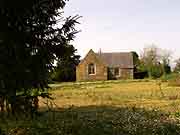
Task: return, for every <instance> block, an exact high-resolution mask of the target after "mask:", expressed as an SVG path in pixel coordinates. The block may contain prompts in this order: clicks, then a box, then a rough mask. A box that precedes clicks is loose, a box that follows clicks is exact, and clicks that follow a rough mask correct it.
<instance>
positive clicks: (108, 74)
mask: <svg viewBox="0 0 180 135" xmlns="http://www.w3.org/2000/svg"><path fill="white" fill-rule="evenodd" d="M133 74H134V65H133V55H132V53H131V52H114V53H102V52H101V51H100V52H99V53H95V52H94V51H93V50H92V49H91V50H90V51H89V52H88V54H87V55H86V56H85V58H84V59H83V60H82V61H81V62H80V63H79V65H78V66H77V67H76V80H77V81H96V80H112V79H116V80H117V79H133Z"/></svg>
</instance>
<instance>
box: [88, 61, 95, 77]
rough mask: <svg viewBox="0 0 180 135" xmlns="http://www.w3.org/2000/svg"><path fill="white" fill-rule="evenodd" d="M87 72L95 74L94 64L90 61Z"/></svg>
mask: <svg viewBox="0 0 180 135" xmlns="http://www.w3.org/2000/svg"><path fill="white" fill-rule="evenodd" d="M88 74H89V75H93V74H95V65H94V64H92V63H91V64H89V65H88Z"/></svg>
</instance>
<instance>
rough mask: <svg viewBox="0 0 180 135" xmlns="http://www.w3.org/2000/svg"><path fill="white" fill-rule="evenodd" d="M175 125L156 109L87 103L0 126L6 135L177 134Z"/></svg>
mask: <svg viewBox="0 0 180 135" xmlns="http://www.w3.org/2000/svg"><path fill="white" fill-rule="evenodd" d="M178 124H179V123H178V122H177V121H175V120H173V119H171V118H169V115H168V114H164V113H162V112H159V111H155V110H153V111H147V110H144V109H140V108H119V107H112V106H86V107H71V108H67V109H58V110H57V109H56V111H51V112H50V111H43V112H41V115H40V116H38V117H37V118H36V119H34V120H28V119H19V120H13V119H8V118H7V119H5V120H1V121H0V128H1V129H2V131H4V132H6V134H7V133H8V135H178V134H180V127H179V125H178Z"/></svg>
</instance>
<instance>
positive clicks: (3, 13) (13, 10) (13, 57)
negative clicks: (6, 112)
mask: <svg viewBox="0 0 180 135" xmlns="http://www.w3.org/2000/svg"><path fill="white" fill-rule="evenodd" d="M65 4H66V0H25V1H23V0H14V1H10V0H4V1H2V0H1V8H0V20H1V21H0V29H1V32H0V95H1V97H3V98H5V99H6V100H7V101H8V102H9V104H10V105H11V109H12V110H13V106H14V105H15V103H16V101H17V93H18V92H21V93H23V94H24V95H27V93H30V92H31V90H32V89H37V90H38V91H44V90H45V88H47V87H48V78H49V72H50V71H51V70H52V69H53V63H54V60H55V59H57V58H58V59H59V58H61V57H63V56H64V55H65V54H64V50H65V49H66V48H67V44H69V43H70V41H71V40H73V39H74V37H75V34H76V33H77V32H78V31H77V30H76V29H75V24H76V23H78V22H77V19H78V18H79V16H74V17H67V18H64V17H63V12H62V11H63V8H64V7H65ZM57 24H59V25H58V26H57Z"/></svg>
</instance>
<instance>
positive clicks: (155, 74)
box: [150, 65, 163, 79]
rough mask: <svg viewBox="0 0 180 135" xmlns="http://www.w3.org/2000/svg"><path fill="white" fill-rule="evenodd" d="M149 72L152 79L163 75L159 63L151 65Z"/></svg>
mask: <svg viewBox="0 0 180 135" xmlns="http://www.w3.org/2000/svg"><path fill="white" fill-rule="evenodd" d="M150 72H151V77H152V78H154V79H156V78H160V77H161V76H162V75H163V71H162V68H161V65H154V66H152V68H151V71H150Z"/></svg>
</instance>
